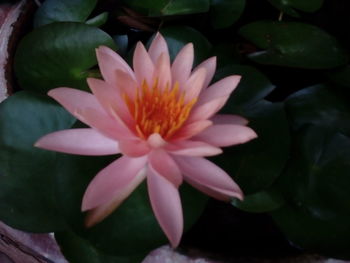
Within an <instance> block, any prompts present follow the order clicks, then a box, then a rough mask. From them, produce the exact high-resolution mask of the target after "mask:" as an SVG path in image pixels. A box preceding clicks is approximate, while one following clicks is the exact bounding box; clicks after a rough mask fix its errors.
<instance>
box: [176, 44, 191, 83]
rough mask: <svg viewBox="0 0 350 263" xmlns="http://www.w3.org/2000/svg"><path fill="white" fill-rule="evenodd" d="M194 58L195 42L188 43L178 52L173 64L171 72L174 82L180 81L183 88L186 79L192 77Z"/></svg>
mask: <svg viewBox="0 0 350 263" xmlns="http://www.w3.org/2000/svg"><path fill="white" fill-rule="evenodd" d="M193 59H194V51H193V44H192V43H188V44H187V45H186V46H184V47H183V48H182V49H181V50H180V52H179V53H178V54H177V56H176V58H175V60H174V62H173V64H172V66H171V74H172V78H173V82H174V83H175V82H178V83H179V85H180V88H181V89H183V88H184V85H185V83H186V81H187V80H188V78H189V77H190V74H191V70H192V65H193Z"/></svg>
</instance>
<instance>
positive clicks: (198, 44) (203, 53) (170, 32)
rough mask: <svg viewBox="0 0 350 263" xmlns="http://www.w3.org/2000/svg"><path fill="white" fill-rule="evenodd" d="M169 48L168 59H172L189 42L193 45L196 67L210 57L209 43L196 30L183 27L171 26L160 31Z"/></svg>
mask: <svg viewBox="0 0 350 263" xmlns="http://www.w3.org/2000/svg"><path fill="white" fill-rule="evenodd" d="M160 32H161V33H162V35H163V36H164V38H165V39H166V41H167V43H168V47H169V52H170V57H171V59H174V58H175V56H176V54H177V53H178V52H179V51H180V49H181V48H182V47H183V46H184V45H186V44H187V43H189V42H192V43H193V46H194V50H195V62H194V64H195V65H197V64H199V63H200V62H202V61H203V60H204V59H206V58H208V56H209V55H210V50H211V48H212V46H211V44H210V43H209V41H208V40H207V39H206V38H205V37H204V36H203V35H202V34H201V33H200V32H199V31H197V30H195V29H193V28H191V27H185V26H171V27H165V28H162V29H161V30H160Z"/></svg>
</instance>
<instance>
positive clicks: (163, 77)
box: [153, 53, 172, 90]
mask: <svg viewBox="0 0 350 263" xmlns="http://www.w3.org/2000/svg"><path fill="white" fill-rule="evenodd" d="M153 79H157V80H158V87H159V88H160V89H161V90H163V89H165V88H166V87H168V88H171V87H170V85H171V83H172V82H171V70H170V60H169V58H168V57H167V55H166V54H165V53H162V54H161V55H160V56H159V59H158V61H157V63H156V67H155V71H154V75H153Z"/></svg>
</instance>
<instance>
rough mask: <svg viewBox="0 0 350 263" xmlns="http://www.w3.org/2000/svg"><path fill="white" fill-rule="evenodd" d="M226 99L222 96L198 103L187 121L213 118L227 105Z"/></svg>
mask: <svg viewBox="0 0 350 263" xmlns="http://www.w3.org/2000/svg"><path fill="white" fill-rule="evenodd" d="M226 101H227V98H226V97H221V98H218V99H215V100H211V101H209V102H207V103H204V104H201V105H197V104H196V105H195V106H194V108H193V109H192V112H191V113H190V116H189V117H188V119H187V121H186V122H187V123H192V122H197V121H200V120H205V119H209V118H211V117H212V116H213V115H215V113H217V112H218V111H219V110H220V109H221V108H222V107H223V106H224V105H225V103H226Z"/></svg>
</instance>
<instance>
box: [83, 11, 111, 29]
mask: <svg viewBox="0 0 350 263" xmlns="http://www.w3.org/2000/svg"><path fill="white" fill-rule="evenodd" d="M107 19H108V12H103V13H101V14H99V15H97V16H95V17H93V18H91V19H89V20H88V21H86V24H87V25H90V26H96V27H99V26H102V25H104V24H105V23H106V22H107Z"/></svg>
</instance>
